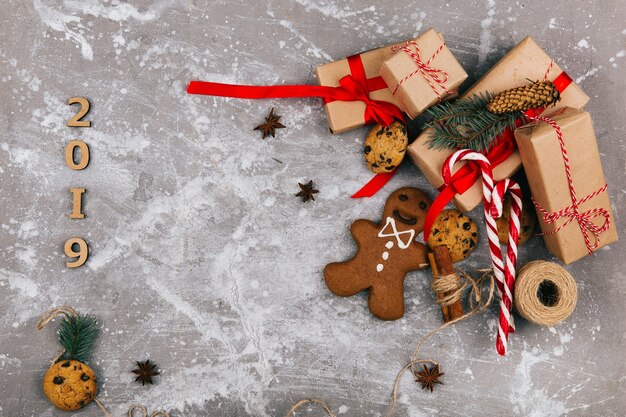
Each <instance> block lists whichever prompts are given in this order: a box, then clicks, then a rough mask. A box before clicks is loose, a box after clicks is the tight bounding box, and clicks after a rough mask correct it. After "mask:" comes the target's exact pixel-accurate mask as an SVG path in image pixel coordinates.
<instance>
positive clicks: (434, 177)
mask: <svg viewBox="0 0 626 417" xmlns="http://www.w3.org/2000/svg"><path fill="white" fill-rule="evenodd" d="M529 80H531V81H541V80H550V81H553V83H554V85H555V86H556V88H557V89H558V90H559V92H560V101H559V102H557V104H556V106H553V107H550V108H547V109H545V111H543V112H540V113H541V114H542V115H549V114H553V113H554V112H556V111H558V110H559V109H561V108H563V107H572V108H575V109H582V108H583V107H584V106H585V104H587V101H589V97H588V96H587V95H586V94H585V93H584V92H583V91H582V90H581V89H580V87H578V86H577V85H576V84H575V83H574V82H573V81H572V79H571V78H570V77H569V76H568V75H567V74H566V73H565V72H564V71H563V70H562V69H561V68H560V67H559V66H558V65H557V64H556V63H554V61H553V60H552V59H551V58H550V56H548V54H547V53H546V52H545V51H544V50H543V49H541V47H539V45H537V43H535V41H534V40H533V39H532V38H530V37H527V38H525V39H524V40H522V41H521V42H520V43H519V44H518V45H517V46H515V47H514V48H513V49H511V50H510V51H509V52H508V53H507V54H506V55H505V56H504V57H503V58H502V59H501V60H500V61H499V62H498V63H496V65H494V66H493V67H492V68H491V69H490V70H489V71H488V72H487V73H486V74H485V75H483V77H482V78H481V79H480V80H478V81H477V82H476V83H475V84H474V85H473V86H472V87H471V88H470V89H469V90H468V91H467V92H465V93H464V94H463V95H462V97H461V98H466V97H471V96H473V95H474V94H480V93H485V92H489V93H492V94H497V93H499V92H501V91H504V90H507V89H510V88H513V87H518V86H522V85H527V84H528V83H529ZM531 113H532V114H536V113H537V112H536V111H533V112H529V113H528V114H527V115H529V114H531ZM524 123H526V120H519V121H518V123H517V124H518V125H520V126H521V125H523V124H524ZM430 137H431V129H426V130H425V131H424V132H422V133H421V134H420V135H419V136H418V138H417V139H416V140H415V141H414V142H413V143H412V144H411V145H410V146H409V147H408V148H407V152H408V154H409V156H410V157H411V159H412V160H413V162H414V163H415V165H417V166H418V167H419V168H420V170H421V171H422V172H423V173H424V175H425V176H426V178H427V179H428V180H429V181H430V183H431V184H432V185H433V186H434V187H435V188H438V189H439V190H440V191H441V194H442V198H441V199H439V200H438V201H437V203H438V205H440V206H441V207H443V206H445V205H446V204H447V202H448V201H450V200H451V199H453V201H454V204H455V205H456V206H457V207H458V208H459V209H460V210H462V211H470V210H472V209H473V208H474V207H476V206H477V205H478V204H480V202H481V201H482V198H483V191H482V186H481V183H480V181H479V179H480V169H479V168H478V167H477V166H476V165H475V164H472V163H467V164H465V165H464V166H463V167H462V168H461V169H459V170H457V171H455V173H454V175H452V177H451V178H450V181H449V183H444V179H443V177H442V175H441V167H442V164H443V163H444V161H445V160H446V158H448V157H449V156H450V155H452V154H453V153H454V152H455V151H456V149H445V150H441V149H433V148H430V146H429V143H428V142H429V140H430ZM493 143H494V145H493V146H492V147H491V148H490V149H489V150H488V151H487V152H485V155H486V156H487V158H488V159H489V161H490V162H491V166H492V168H493V177H494V180H496V181H499V180H502V179H504V178H509V177H511V175H512V174H514V173H515V171H517V170H518V169H519V168H520V167H521V165H522V161H521V159H520V156H519V152H518V151H517V147H516V144H515V139H514V137H513V131H512V130H510V129H508V130H505V131H504V133H503V134H502V135H501V136H500V137H499V138H494V141H493Z"/></svg>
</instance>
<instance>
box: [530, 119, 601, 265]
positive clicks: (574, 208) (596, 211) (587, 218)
mask: <svg viewBox="0 0 626 417" xmlns="http://www.w3.org/2000/svg"><path fill="white" fill-rule="evenodd" d="M529 119H530V120H532V121H539V122H545V123H547V124H549V125H550V126H552V128H553V129H554V131H555V132H556V137H557V139H558V140H559V146H560V147H561V155H562V156H563V165H565V174H566V176H567V184H568V186H569V192H570V196H571V198H572V204H570V205H569V206H567V207H565V208H563V209H561V210H558V211H553V212H549V211H547V210H546V209H545V208H543V207H542V206H541V205H540V204H539V203H537V201H535V199H534V198H533V200H532V201H533V204H534V205H535V207H537V209H538V210H539V211H541V213H543V221H544V222H545V223H547V224H551V223H554V222H556V221H557V220H559V219H562V218H567V220H566V221H565V223H563V224H562V225H560V226H559V227H557V228H556V229H555V230H552V231H550V232H544V233H542V235H550V234H553V233H556V232H558V231H559V230H561V229H563V228H564V227H565V226H567V225H568V224H570V223H571V222H573V221H574V220H576V222H577V223H578V227H580V231H581V232H582V234H583V238H584V239H585V246H586V247H587V251H588V252H589V254H590V255H591V254H592V253H593V251H594V250H596V249H597V248H598V246H599V245H600V235H601V234H602V233H604V232H606V231H607V230H608V229H609V227H610V226H611V215H610V214H609V212H608V210H606V209H605V208H602V207H594V208H592V209H589V210H587V211H584V212H582V213H581V211H580V206H581V205H582V204H583V203H585V202H586V201H589V200H591V199H592V198H594V197H596V196H597V195H599V194H602V193H603V192H605V191H606V190H607V188H608V184H604V185H603V186H602V187H600V188H599V189H597V190H596V191H594V192H592V193H591V194H588V195H586V196H585V197H583V198H582V199H580V200H579V199H578V197H577V195H576V189H575V188H574V181H573V179H572V170H571V168H570V164H569V156H568V154H567V148H566V147H565V141H564V140H563V132H562V131H561V127H560V126H559V124H558V123H557V122H555V121H554V120H552V119H550V118H548V117H542V116H537V117H529ZM596 217H604V222H602V224H601V225H599V226H598V225H597V224H595V223H594V222H593V220H594V219H595V218H596ZM590 233H591V234H592V235H593V237H594V243H593V244H592V243H591V238H590V237H589V234H590Z"/></svg>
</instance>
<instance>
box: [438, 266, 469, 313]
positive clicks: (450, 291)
mask: <svg viewBox="0 0 626 417" xmlns="http://www.w3.org/2000/svg"><path fill="white" fill-rule="evenodd" d="M468 285H469V284H468V281H467V280H462V279H461V277H459V275H458V274H457V273H454V274H449V275H434V276H433V279H432V283H431V285H430V286H431V288H432V289H433V291H435V293H436V294H438V297H437V299H436V300H435V302H436V303H437V304H441V305H444V306H449V305H452V304H454V303H456V302H457V301H459V300H460V299H461V296H462V295H463V291H465V289H466V288H467V286H468Z"/></svg>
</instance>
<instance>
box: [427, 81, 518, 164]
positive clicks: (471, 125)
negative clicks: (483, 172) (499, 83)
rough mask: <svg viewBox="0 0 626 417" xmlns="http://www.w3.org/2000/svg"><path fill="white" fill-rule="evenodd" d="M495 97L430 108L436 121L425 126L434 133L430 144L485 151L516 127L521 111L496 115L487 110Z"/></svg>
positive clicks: (431, 114)
mask: <svg viewBox="0 0 626 417" xmlns="http://www.w3.org/2000/svg"><path fill="white" fill-rule="evenodd" d="M492 97H493V95H492V94H489V93H484V94H482V93H481V94H474V95H473V96H472V97H471V98H466V99H459V100H456V101H453V102H443V103H441V104H439V105H437V106H434V107H431V108H430V109H429V110H428V111H427V114H428V115H430V116H431V117H432V118H433V119H432V120H431V121H430V122H429V123H428V124H427V125H426V126H427V127H431V128H432V131H431V134H430V139H429V141H428V145H429V147H430V148H431V149H432V148H434V149H453V148H462V149H472V150H474V151H479V152H480V151H484V150H487V149H489V148H490V147H491V145H492V144H493V140H494V139H495V138H496V137H497V136H498V135H500V134H501V133H502V132H503V131H504V130H505V129H506V128H507V127H511V128H514V127H515V121H516V120H517V119H519V118H520V117H522V112H521V111H517V110H516V111H512V112H509V113H502V114H495V113H491V112H489V111H488V110H487V103H489V100H491V98H492Z"/></svg>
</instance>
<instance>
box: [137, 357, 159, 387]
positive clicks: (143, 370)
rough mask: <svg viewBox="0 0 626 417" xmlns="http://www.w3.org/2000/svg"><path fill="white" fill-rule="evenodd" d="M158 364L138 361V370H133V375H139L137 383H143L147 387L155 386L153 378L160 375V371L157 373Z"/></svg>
mask: <svg viewBox="0 0 626 417" xmlns="http://www.w3.org/2000/svg"><path fill="white" fill-rule="evenodd" d="M156 368H157V365H156V363H153V362H152V363H151V362H150V359H148V360H146V361H145V362H139V361H137V369H133V371H132V372H133V373H134V374H135V375H137V378H135V381H139V382H141V385H146V384H147V383H150V384H154V382H152V377H154V376H157V375H159V371H157V369H156Z"/></svg>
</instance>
